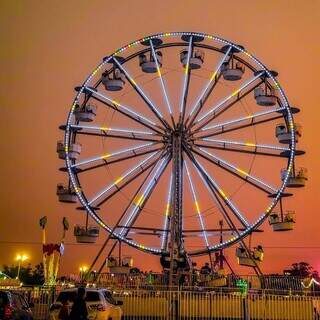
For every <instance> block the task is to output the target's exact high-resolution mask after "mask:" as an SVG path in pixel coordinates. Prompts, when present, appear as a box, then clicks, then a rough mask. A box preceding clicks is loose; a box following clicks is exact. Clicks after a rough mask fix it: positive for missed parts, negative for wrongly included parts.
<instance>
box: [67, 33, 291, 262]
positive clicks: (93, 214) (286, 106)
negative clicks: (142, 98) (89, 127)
mask: <svg viewBox="0 0 320 320" xmlns="http://www.w3.org/2000/svg"><path fill="white" fill-rule="evenodd" d="M184 35H188V36H192V35H194V36H202V37H205V38H207V39H212V40H215V41H218V42H220V43H223V44H225V45H229V46H231V47H233V48H236V49H237V50H239V51H240V52H243V53H245V54H247V55H248V56H249V57H250V58H251V59H253V60H254V61H255V62H256V63H257V64H258V65H260V66H261V68H262V69H263V70H264V71H265V72H266V73H267V74H268V77H269V78H270V79H271V80H272V81H273V82H274V83H275V84H276V86H277V88H278V89H279V92H280V94H281V97H282V99H283V102H284V108H283V110H285V111H286V116H287V117H288V121H289V123H290V126H289V130H290V133H291V147H290V156H289V157H288V165H287V174H286V176H285V178H284V180H283V183H282V185H281V187H280V188H279V189H278V190H277V192H276V195H275V197H274V201H273V202H272V204H271V205H270V206H269V207H268V208H267V209H266V210H265V212H264V213H263V214H262V215H261V216H260V217H259V218H258V219H257V220H256V221H255V222H254V223H252V224H251V225H250V226H249V227H248V228H247V229H246V230H245V231H243V232H241V233H240V235H239V236H238V237H236V238H235V239H233V240H227V241H224V242H223V243H222V244H217V245H214V246H211V247H210V248H207V249H202V250H194V251H188V254H189V255H190V256H196V255H203V254H207V253H208V252H213V251H217V250H220V249H221V248H225V247H227V246H228V247H229V246H231V245H233V244H235V243H238V242H239V241H241V239H243V238H244V237H246V236H247V235H248V234H250V233H252V232H253V231H254V230H255V229H257V228H258V227H259V226H260V225H261V224H262V223H263V222H264V220H265V219H266V218H267V217H268V215H269V214H270V212H271V210H272V209H273V208H274V207H275V205H276V204H277V202H278V200H279V199H280V197H281V195H282V193H283V191H284V189H285V187H286V183H287V180H288V177H289V174H290V170H291V168H292V165H293V161H294V156H295V139H294V132H293V123H294V122H293V116H292V113H291V110H290V106H289V103H288V99H287V97H286V95H285V93H284V91H283V89H282V87H281V85H280V84H279V82H278V81H277V80H276V79H275V78H274V76H273V74H272V73H271V72H270V70H269V69H267V68H266V67H265V66H264V65H263V64H262V63H261V62H260V61H259V60H258V59H257V58H256V57H254V56H253V55H251V54H249V53H247V51H246V50H244V49H243V48H242V47H240V46H238V45H236V44H234V43H232V42H230V41H228V40H225V39H222V38H219V37H215V36H211V35H208V34H205V33H198V32H170V33H160V34H155V35H151V36H148V37H144V38H141V39H140V40H137V41H135V42H132V43H130V44H128V45H126V46H124V47H122V48H120V49H118V50H117V51H115V52H114V53H113V54H112V55H110V56H108V58H106V59H105V60H104V61H103V62H102V63H101V64H99V65H98V67H97V68H96V69H95V70H94V71H93V72H92V73H91V74H90V75H89V76H88V78H87V79H86V80H85V81H84V83H83V84H82V86H81V89H80V90H79V92H78V94H77V95H76V97H75V99H74V101H73V104H72V107H71V110H70V112H69V115H68V120H67V124H66V130H65V138H64V142H65V146H66V148H67V149H68V146H69V143H70V137H71V135H72V130H71V118H72V114H73V111H74V108H75V105H76V103H77V101H78V100H79V99H78V98H79V97H80V95H81V94H83V92H84V91H85V90H86V88H87V87H88V86H87V84H89V83H90V81H91V80H92V79H93V77H94V76H95V74H96V73H97V71H98V70H100V69H101V68H102V66H104V65H105V64H106V63H108V62H109V61H110V60H111V59H112V58H113V57H117V55H119V54H120V53H121V52H123V51H125V50H126V49H128V48H130V47H131V46H134V45H137V44H142V42H145V41H148V40H151V39H155V38H165V37H171V36H184ZM160 47H161V46H160ZM145 50H147V51H150V50H148V49H145ZM169 161H171V160H169ZM66 166H67V170H68V174H69V177H70V179H71V184H72V186H73V187H74V189H75V191H76V194H77V196H78V198H79V200H80V203H81V204H82V205H83V206H84V207H85V208H86V210H87V212H88V213H89V214H90V216H91V217H92V218H93V219H94V220H95V221H96V222H97V223H98V224H99V225H100V226H101V227H103V228H104V229H105V230H107V231H108V232H109V233H111V234H112V235H113V236H115V237H116V238H118V239H119V240H121V241H123V242H125V243H127V244H128V245H130V246H133V247H135V248H137V249H140V250H142V251H146V252H150V253H153V254H157V255H159V254H162V253H163V251H162V250H159V249H157V248H151V247H146V246H144V245H142V244H139V243H137V242H135V241H131V240H128V239H126V238H125V237H121V236H119V235H118V234H117V233H115V232H114V231H112V228H110V227H109V226H108V225H106V224H105V223H104V222H103V221H102V219H101V218H100V217H99V215H97V214H96V212H95V210H94V209H93V208H91V207H90V206H88V204H87V199H86V197H85V195H84V194H83V192H82V191H81V190H80V188H79V186H80V182H79V179H78V176H77V174H76V173H74V172H73V170H72V168H73V167H72V166H73V163H72V161H71V159H70V158H69V156H68V151H66Z"/></svg>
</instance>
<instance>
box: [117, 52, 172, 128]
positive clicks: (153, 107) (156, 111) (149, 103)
mask: <svg viewBox="0 0 320 320" xmlns="http://www.w3.org/2000/svg"><path fill="white" fill-rule="evenodd" d="M113 61H114V62H115V63H116V65H117V66H118V68H119V69H120V70H121V71H122V72H123V74H124V75H125V77H126V79H127V80H128V81H129V83H130V84H131V86H132V87H133V89H134V90H135V91H136V92H137V93H138V95H139V96H140V97H141V98H142V100H143V101H144V102H145V103H146V105H147V106H148V107H149V109H150V110H151V111H152V113H153V114H154V115H155V116H156V117H157V118H158V120H159V121H160V122H161V123H162V125H163V126H164V127H165V128H166V129H169V128H170V126H169V124H168V123H167V121H166V120H165V119H164V118H163V115H162V114H161V112H160V110H159V108H157V106H156V105H155V104H154V103H153V102H152V101H151V100H150V98H149V97H148V96H147V95H146V94H145V93H144V91H143V90H142V89H141V87H140V86H139V85H138V84H137V83H136V81H135V80H134V79H133V78H132V76H131V75H130V74H129V72H128V71H127V69H125V68H124V67H123V65H122V64H121V63H120V62H119V61H118V60H117V58H116V57H113Z"/></svg>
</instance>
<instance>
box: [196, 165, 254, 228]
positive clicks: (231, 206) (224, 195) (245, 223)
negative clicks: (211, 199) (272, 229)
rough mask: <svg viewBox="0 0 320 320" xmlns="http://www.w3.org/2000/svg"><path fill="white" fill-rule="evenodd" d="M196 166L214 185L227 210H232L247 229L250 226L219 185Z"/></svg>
mask: <svg viewBox="0 0 320 320" xmlns="http://www.w3.org/2000/svg"><path fill="white" fill-rule="evenodd" d="M197 163H198V165H199V166H200V168H201V170H203V171H204V172H205V174H206V176H207V177H208V179H209V180H210V182H211V183H212V184H213V185H214V187H215V189H216V190H218V193H219V194H220V196H221V197H222V198H223V200H224V202H225V203H226V204H227V205H228V207H229V208H231V209H232V211H233V213H234V214H235V215H236V216H237V217H238V219H239V220H240V221H241V222H242V223H243V224H244V225H245V226H246V227H249V226H250V224H249V222H248V221H247V220H246V219H245V218H244V216H243V215H242V214H241V212H240V211H239V209H237V208H236V207H235V205H234V204H233V203H232V201H231V200H230V199H229V198H228V196H227V195H226V193H225V192H224V191H223V190H222V189H221V188H220V187H219V185H218V184H217V183H216V182H215V181H214V180H213V179H212V178H211V177H210V175H209V174H208V172H207V171H206V170H205V169H204V168H203V166H202V165H201V164H200V163H199V162H197ZM194 166H195V167H196V165H195V164H194Z"/></svg>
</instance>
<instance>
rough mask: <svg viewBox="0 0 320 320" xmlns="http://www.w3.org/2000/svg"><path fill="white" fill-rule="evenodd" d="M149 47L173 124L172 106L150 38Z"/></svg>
mask: <svg viewBox="0 0 320 320" xmlns="http://www.w3.org/2000/svg"><path fill="white" fill-rule="evenodd" d="M150 48H151V52H152V57H153V60H154V61H155V63H156V67H157V73H158V76H159V80H160V84H161V89H162V92H163V97H164V100H165V102H166V105H167V108H168V111H169V114H170V118H171V121H172V125H173V126H175V123H174V119H173V115H172V108H171V104H170V100H169V96H168V92H167V88H166V85H165V83H164V80H163V77H162V73H161V69H160V66H159V62H158V58H157V56H156V51H155V49H154V46H153V43H152V40H150Z"/></svg>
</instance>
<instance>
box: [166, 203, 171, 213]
mask: <svg viewBox="0 0 320 320" xmlns="http://www.w3.org/2000/svg"><path fill="white" fill-rule="evenodd" d="M169 211H170V202H168V203H167V206H166V216H168V215H169Z"/></svg>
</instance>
